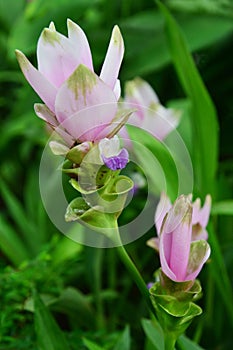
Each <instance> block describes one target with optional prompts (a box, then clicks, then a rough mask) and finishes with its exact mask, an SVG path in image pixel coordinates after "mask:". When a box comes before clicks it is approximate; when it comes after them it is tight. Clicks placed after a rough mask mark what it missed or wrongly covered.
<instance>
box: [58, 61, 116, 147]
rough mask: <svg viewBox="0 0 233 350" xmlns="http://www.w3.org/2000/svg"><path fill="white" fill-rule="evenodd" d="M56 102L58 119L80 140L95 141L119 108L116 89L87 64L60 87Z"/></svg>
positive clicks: (79, 68)
mask: <svg viewBox="0 0 233 350" xmlns="http://www.w3.org/2000/svg"><path fill="white" fill-rule="evenodd" d="M55 105H56V116H57V119H58V121H59V122H60V123H63V124H62V125H63V127H64V128H65V129H66V130H68V132H69V133H70V134H71V135H72V136H73V137H75V138H76V139H78V140H80V141H94V140H96V137H97V135H98V134H99V133H100V131H102V130H103V129H104V128H106V127H107V126H108V124H109V123H110V122H111V120H112V119H113V118H114V115H115V113H116V110H117V101H116V97H115V95H114V93H113V91H112V90H111V89H110V88H109V87H108V86H107V85H106V84H105V83H104V82H103V81H102V80H101V79H99V77H98V76H97V75H96V74H95V73H93V72H92V71H91V70H89V69H88V68H87V67H86V66H84V65H80V66H79V67H78V68H77V69H76V70H75V72H74V73H73V74H72V75H71V76H70V77H69V79H68V80H67V81H66V82H65V83H64V84H63V85H62V86H61V88H60V89H59V91H58V94H57V98H56V103H55Z"/></svg>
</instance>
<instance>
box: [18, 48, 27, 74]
mask: <svg viewBox="0 0 233 350" xmlns="http://www.w3.org/2000/svg"><path fill="white" fill-rule="evenodd" d="M15 55H16V58H17V61H18V63H19V66H20V68H21V69H22V71H23V72H24V71H25V69H27V67H28V66H29V61H28V59H27V57H26V56H25V55H24V53H23V52H22V51H20V50H15Z"/></svg>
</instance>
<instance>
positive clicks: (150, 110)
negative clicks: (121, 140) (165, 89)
mask: <svg viewBox="0 0 233 350" xmlns="http://www.w3.org/2000/svg"><path fill="white" fill-rule="evenodd" d="M124 104H125V105H126V106H127V108H128V107H130V108H136V112H134V113H133V114H132V116H131V117H130V119H129V123H130V124H133V125H135V126H138V127H140V128H142V129H144V130H146V131H148V132H149V133H151V134H152V135H153V136H155V137H156V138H157V139H158V140H163V139H164V138H165V137H166V136H167V135H168V134H169V133H170V132H171V131H172V130H173V129H175V128H176V126H177V125H178V124H179V120H180V112H178V111H176V110H174V109H170V108H165V107H163V106H162V105H161V103H160V102H159V99H158V96H157V95H156V93H155V91H154V90H153V89H152V87H151V86H150V85H149V84H148V83H147V82H146V81H144V80H142V79H140V78H135V79H134V80H131V81H128V82H127V83H126V85H125V98H124ZM123 130H124V129H123ZM124 131H125V130H124ZM122 136H123V135H122ZM124 136H125V135H124Z"/></svg>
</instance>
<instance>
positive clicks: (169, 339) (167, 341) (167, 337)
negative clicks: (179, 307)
mask: <svg viewBox="0 0 233 350" xmlns="http://www.w3.org/2000/svg"><path fill="white" fill-rule="evenodd" d="M175 344H176V337H174V336H173V335H172V334H170V333H167V334H164V350H174V349H175Z"/></svg>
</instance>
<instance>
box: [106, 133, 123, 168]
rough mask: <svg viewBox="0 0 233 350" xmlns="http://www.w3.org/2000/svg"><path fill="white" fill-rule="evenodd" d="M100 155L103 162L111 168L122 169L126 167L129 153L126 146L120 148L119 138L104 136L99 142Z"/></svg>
mask: <svg viewBox="0 0 233 350" xmlns="http://www.w3.org/2000/svg"><path fill="white" fill-rule="evenodd" d="M99 151H100V157H101V160H102V161H103V163H104V164H105V165H106V166H107V167H108V168H109V169H111V170H120V169H123V168H125V167H126V165H127V163H128V161H129V154H128V151H127V150H126V149H125V148H122V149H120V141H119V138H118V137H117V136H116V135H115V136H114V137H113V138H111V139H108V138H104V139H102V140H100V142H99Z"/></svg>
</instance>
